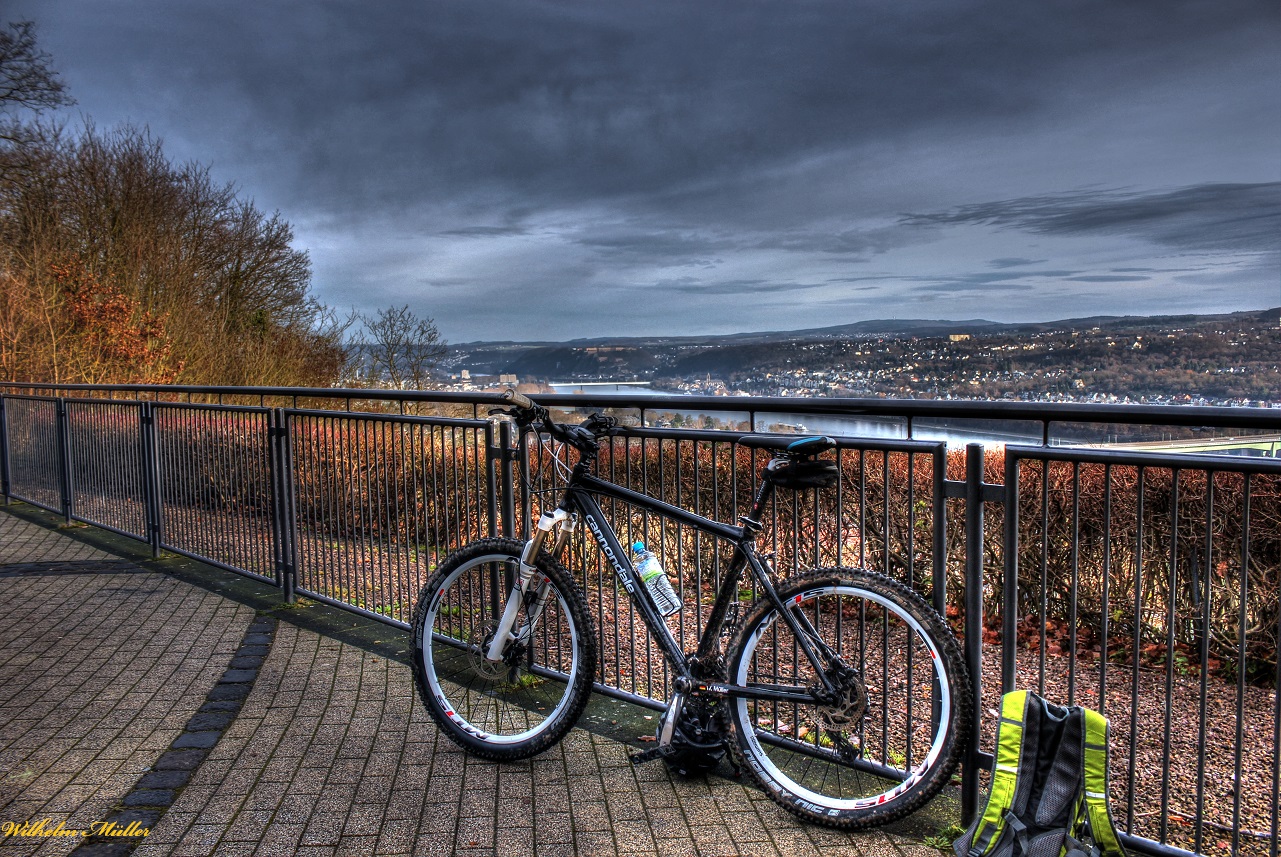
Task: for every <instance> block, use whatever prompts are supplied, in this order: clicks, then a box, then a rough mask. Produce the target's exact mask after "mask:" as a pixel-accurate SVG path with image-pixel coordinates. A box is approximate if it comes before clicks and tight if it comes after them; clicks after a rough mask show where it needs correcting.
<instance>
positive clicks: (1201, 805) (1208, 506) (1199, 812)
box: [1192, 470, 1281, 853]
mask: <svg viewBox="0 0 1281 857" xmlns="http://www.w3.org/2000/svg"><path fill="white" fill-rule="evenodd" d="M1216 475H1217V474H1216V473H1215V472H1214V471H1213V470H1210V471H1207V472H1206V475H1205V479H1206V486H1205V573H1204V574H1203V575H1202V577H1203V578H1204V579H1203V581H1202V582H1201V628H1200V637H1201V640H1200V643H1201V645H1200V646H1199V647H1198V648H1199V649H1200V667H1201V669H1200V672H1201V681H1200V687H1199V688H1198V690H1199V691H1200V693H1199V697H1198V700H1197V756H1196V820H1197V824H1196V830H1194V831H1193V834H1192V850H1193V851H1196V852H1198V853H1199V852H1200V851H1201V845H1202V839H1203V836H1204V833H1205V824H1204V820H1205V742H1206V738H1207V733H1208V731H1209V730H1208V728H1207V726H1208V723H1209V721H1208V720H1207V719H1206V714H1207V708H1208V702H1209V690H1210V686H1209V682H1210V676H1209V672H1210V617H1211V615H1212V614H1211V612H1210V601H1211V597H1212V592H1213V589H1212V588H1211V586H1210V577H1211V574H1212V571H1211V570H1212V569H1213V568H1214V500H1215V497H1214V493H1215V492H1214V482H1215V476H1216ZM1277 687H1278V688H1281V683H1278V684H1277ZM1278 698H1279V699H1281V696H1279V697H1278Z"/></svg>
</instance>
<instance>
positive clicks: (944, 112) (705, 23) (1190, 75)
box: [0, 0, 1281, 342]
mask: <svg viewBox="0 0 1281 857" xmlns="http://www.w3.org/2000/svg"><path fill="white" fill-rule="evenodd" d="M0 9H3V10H4V14H3V16H2V17H3V18H5V19H7V20H17V19H20V18H30V19H33V20H35V21H36V23H37V27H38V30H37V34H38V38H39V40H40V42H41V44H42V46H43V47H44V48H45V49H46V50H48V51H49V52H50V53H51V54H53V56H54V58H55V64H56V66H57V67H58V68H59V69H60V70H61V72H62V74H63V77H64V79H65V80H66V82H67V83H68V84H69V86H70V89H71V93H72V95H73V96H74V97H75V98H76V99H77V100H78V102H79V103H78V105H77V106H76V108H74V111H77V112H80V113H83V114H84V115H86V116H89V117H91V118H92V119H93V120H94V121H95V122H96V123H97V124H98V125H99V126H100V127H102V126H107V127H109V126H112V125H114V124H117V123H120V122H132V123H135V124H137V125H146V126H149V127H150V129H151V130H152V132H153V133H154V134H156V135H158V136H160V137H162V138H163V139H164V141H165V145H166V149H167V151H168V152H169V153H170V154H171V155H172V156H175V157H177V158H179V159H183V160H186V159H191V160H197V161H200V162H202V163H205V164H209V165H212V167H213V169H214V173H215V176H216V177H217V178H219V179H221V180H231V181H235V182H236V183H237V184H238V185H239V186H240V188H241V189H242V194H243V195H244V196H246V197H251V198H252V199H254V200H255V202H256V203H257V204H258V206H259V207H260V208H263V209H266V210H269V211H270V210H275V209H279V210H280V212H281V213H282V214H283V215H284V216H285V218H286V219H288V220H289V221H290V222H292V223H293V224H294V227H295V231H296V236H297V245H298V246H299V247H301V248H304V249H306V250H307V251H308V252H309V253H310V254H311V259H312V263H313V267H314V283H315V288H316V292H317V294H318V296H319V297H320V298H321V299H322V300H324V301H325V302H326V303H329V304H331V305H333V306H336V307H340V308H343V309H347V308H350V307H354V308H356V309H361V310H365V311H369V310H372V309H374V308H377V307H380V306H388V305H391V304H403V303H408V304H409V305H410V306H411V307H413V308H414V309H415V310H416V311H418V312H419V313H421V314H423V315H428V316H433V317H434V318H435V319H436V321H437V323H438V325H439V326H440V328H441V331H442V333H443V334H444V335H445V337H446V338H447V339H449V340H450V341H454V342H462V341H468V340H475V339H498V338H514V339H532V338H538V339H544V338H554V339H568V338H573V337H577V336H589V335H590V336H595V335H601V334H610V333H617V334H645V335H649V334H659V333H663V332H668V333H673V334H697V333H727V332H733V331H742V330H776V329H788V328H800V327H815V326H821V325H826V324H839V323H846V322H853V321H859V320H863V319H871V318H893V317H901V318H952V319H962V318H978V317H981V318H989V319H995V320H1001V321H1016V320H1048V319H1053V318H1062V317H1068V316H1082V315H1093V314H1104V313H1105V314H1125V313H1139V314H1150V313H1163V312H1219V311H1230V310H1238V309H1261V308H1264V307H1272V306H1278V305H1281V5H1278V4H1277V3H1276V2H1275V0H1258V2H1254V0H1251V1H1250V2H1237V0H1210V2H1178V0H1152V2H1137V1H1136V0H1100V1H1099V2H1085V0H1079V2H1056V0H993V2H980V0H975V2H966V0H877V2H868V0H774V2H763V0H725V2H722V0H679V2H665V0H644V2H630V3H629V2H618V1H617V0H614V2H603V0H514V2H497V0H431V1H430V2H429V0H418V2H400V0H377V2H357V0H306V2H275V1H274V0H218V1H217V2H175V0H150V2H124V0H3V3H0Z"/></svg>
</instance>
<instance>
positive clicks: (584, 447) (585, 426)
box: [490, 389, 618, 454]
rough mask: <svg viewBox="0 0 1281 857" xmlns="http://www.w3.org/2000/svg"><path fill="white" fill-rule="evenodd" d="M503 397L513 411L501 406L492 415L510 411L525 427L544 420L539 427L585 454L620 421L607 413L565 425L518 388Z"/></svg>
mask: <svg viewBox="0 0 1281 857" xmlns="http://www.w3.org/2000/svg"><path fill="white" fill-rule="evenodd" d="M502 395H503V398H504V399H505V400H506V401H508V402H510V403H511V406H512V407H511V409H510V410H503V409H502V408H498V409H495V410H492V411H490V413H491V414H495V413H500V414H507V415H508V416H510V417H511V418H512V419H514V420H515V421H516V424H517V425H519V426H522V427H530V426H535V424H538V423H541V426H540V428H541V429H542V430H543V431H545V432H547V433H548V434H549V435H551V436H552V437H553V438H555V439H556V440H559V441H562V442H564V443H568V444H569V445H571V446H573V447H574V448H575V449H578V450H580V451H581V452H583V453H587V454H595V452H596V440H597V438H598V437H600V436H601V435H604V434H606V433H608V432H609V430H610V429H612V428H613V427H614V426H615V425H617V424H618V421H617V420H615V419H614V418H613V417H607V416H605V415H604V414H592V415H591V416H589V417H588V418H587V419H586V420H584V421H583V422H582V424H581V425H566V424H565V423H557V422H553V421H552V419H551V415H550V414H548V412H547V409H546V408H544V407H543V406H542V405H539V404H537V403H536V402H534V401H533V400H532V399H530V398H529V397H528V396H525V395H523V394H521V393H518V392H516V391H515V390H511V389H509V390H505V391H504V392H503V394H502Z"/></svg>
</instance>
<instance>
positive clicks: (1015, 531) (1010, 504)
mask: <svg viewBox="0 0 1281 857" xmlns="http://www.w3.org/2000/svg"><path fill="white" fill-rule="evenodd" d="M1020 465H1021V460H1020V459H1019V458H1017V457H1015V456H1013V455H1010V454H1009V453H1008V452H1007V453H1006V456H1005V539H1004V546H1003V550H1002V553H1003V554H1004V556H1003V558H1002V559H1003V562H1004V566H1005V567H1004V569H1003V570H1002V580H1001V584H1002V586H1001V693H1003V694H1004V693H1009V692H1010V691H1012V690H1014V679H1015V675H1016V672H1015V671H1016V664H1015V659H1016V657H1017V655H1018V627H1017V624H1018V620H1019V515H1020V513H1021V511H1022V510H1021V505H1020V503H1019V478H1020V470H1021V467H1020ZM966 502H967V503H968V502H969V499H968V497H967V499H966ZM967 520H968V519H967ZM966 550H967V551H968V550H969V548H968V542H967V548H966ZM966 579H967V584H966V585H967V587H968V586H969V584H968V579H969V578H968V575H967V578H966ZM966 625H967V626H968V625H969V619H968V618H967V619H966ZM976 722H977V721H976Z"/></svg>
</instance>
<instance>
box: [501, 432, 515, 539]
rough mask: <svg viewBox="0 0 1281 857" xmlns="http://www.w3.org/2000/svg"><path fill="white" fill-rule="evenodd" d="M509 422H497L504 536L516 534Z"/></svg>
mask: <svg viewBox="0 0 1281 857" xmlns="http://www.w3.org/2000/svg"><path fill="white" fill-rule="evenodd" d="M511 428H512V427H511V423H510V422H507V421H506V420H504V421H503V422H501V423H499V424H498V447H499V455H500V456H501V458H500V459H499V463H500V467H501V468H502V483H501V486H502V487H501V490H502V501H503V505H502V516H503V520H502V528H503V537H504V538H509V539H510V538H514V537H515V535H516V495H515V492H514V491H513V490H512V488H513V486H512V466H511V463H512V457H511V453H512V450H511V445H512V433H511Z"/></svg>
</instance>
